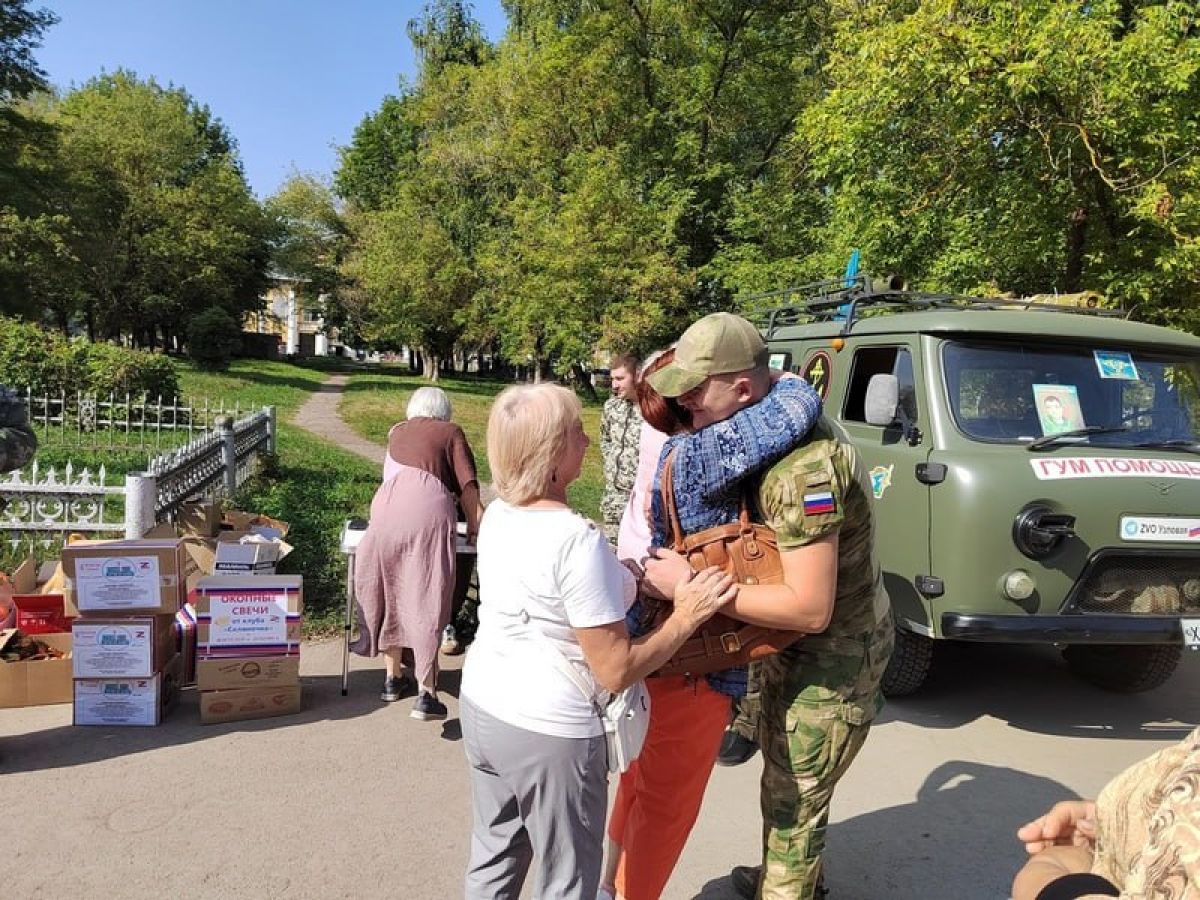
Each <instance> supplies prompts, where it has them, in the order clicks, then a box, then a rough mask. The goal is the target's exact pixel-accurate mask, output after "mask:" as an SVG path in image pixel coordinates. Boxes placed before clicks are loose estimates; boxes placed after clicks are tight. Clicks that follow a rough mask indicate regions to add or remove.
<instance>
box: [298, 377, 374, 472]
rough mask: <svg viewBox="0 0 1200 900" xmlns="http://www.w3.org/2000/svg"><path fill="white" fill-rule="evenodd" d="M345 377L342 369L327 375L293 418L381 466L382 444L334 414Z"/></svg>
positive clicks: (308, 428)
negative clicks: (368, 437)
mask: <svg viewBox="0 0 1200 900" xmlns="http://www.w3.org/2000/svg"><path fill="white" fill-rule="evenodd" d="M349 381H350V376H349V375H346V374H344V373H342V374H338V375H330V376H329V380H328V381H326V382H325V383H324V384H322V385H321V386H320V387H319V388H317V390H316V392H315V393H314V394H313V395H312V396H311V397H309V398H308V400H307V401H305V403H304V405H303V406H301V407H300V409H299V410H297V411H296V417H295V419H293V422H294V423H295V424H296V425H299V426H300V427H301V428H303V429H304V430H305V431H309V432H311V433H313V434H315V435H316V436H317V437H319V438H323V439H324V440H327V441H329V442H330V443H331V444H336V445H337V446H338V447H341V448H342V449H343V450H349V451H350V452H351V453H355V454H357V455H359V456H361V457H363V458H364V459H369V460H370V461H371V462H373V463H375V464H376V465H379V466H382V465H383V457H384V449H383V447H382V446H381V445H379V444H373V443H372V442H371V441H368V440H367V439H366V438H364V437H360V436H359V435H358V434H357V433H356V432H355V431H354V429H353V428H351V427H350V426H349V425H347V424H346V422H345V420H343V419H342V417H341V416H340V415H339V414H338V404H339V403H340V402H341V400H342V394H343V393H345V391H346V385H347V384H348V383H349Z"/></svg>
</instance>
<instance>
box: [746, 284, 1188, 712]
mask: <svg viewBox="0 0 1200 900" xmlns="http://www.w3.org/2000/svg"><path fill="white" fill-rule="evenodd" d="M765 299H766V301H767V303H768V304H769V305H768V306H767V307H760V308H767V309H769V311H768V312H766V313H765V314H764V318H763V320H762V321H763V322H764V323H765V327H764V334H765V336H766V339H767V342H768V345H769V347H770V350H771V354H772V356H771V362H772V365H773V366H775V367H777V368H785V369H788V370H790V371H793V372H796V373H798V374H800V375H802V376H804V377H805V378H807V379H808V380H809V381H810V382H811V383H812V384H813V385H814V386H815V387H816V388H817V390H818V392H819V393H820V394H821V395H822V397H823V398H824V401H825V413H826V415H827V416H828V417H829V418H830V419H833V420H836V421H837V422H838V423H840V425H841V427H842V428H843V429H844V431H845V435H846V437H847V438H848V439H849V440H850V442H852V443H853V444H854V445H855V446H856V447H857V448H858V450H859V452H860V454H861V455H862V458H863V460H864V462H865V464H866V469H867V470H868V472H869V474H870V478H871V487H872V491H873V494H874V498H875V511H876V516H877V520H876V525H877V533H876V547H877V552H878V556H879V560H880V563H881V565H882V568H883V573H884V581H885V584H886V587H887V591H888V594H889V596H890V598H891V603H892V608H893V610H894V611H895V615H896V624H897V632H898V633H897V644H896V650H895V654H894V656H893V658H892V663H891V665H890V667H889V669H888V672H887V674H886V676H885V679H884V687H885V691H886V693H888V694H889V695H891V696H900V695H904V694H909V693H912V692H913V691H915V690H917V689H918V688H919V687H920V686H921V685H922V683H923V682H924V681H925V679H926V677H927V675H928V674H929V671H930V667H931V664H932V661H933V648H934V642H935V641H938V640H943V639H951V640H958V641H994V642H996V641H998V642H1022V643H1050V644H1054V645H1056V646H1058V647H1061V648H1062V652H1063V655H1064V657H1065V658H1066V661H1067V663H1068V665H1069V666H1070V667H1071V668H1072V669H1073V670H1074V671H1076V672H1077V673H1078V674H1079V675H1081V676H1082V677H1084V678H1086V679H1088V680H1090V681H1092V682H1093V683H1095V684H1098V685H1100V686H1102V687H1105V688H1109V689H1112V690H1117V691H1144V690H1149V689H1151V688H1154V687H1157V686H1158V685H1161V684H1162V683H1163V682H1164V681H1166V680H1167V679H1168V678H1169V677H1170V675H1171V673H1172V672H1173V671H1174V670H1175V667H1176V666H1177V665H1178V663H1179V660H1180V657H1181V655H1182V652H1183V650H1184V648H1185V647H1189V648H1192V649H1193V650H1200V339H1197V338H1195V337H1193V336H1191V335H1188V334H1184V333H1181V332H1177V331H1172V330H1170V329H1167V328H1160V327H1156V326H1151V325H1144V324H1139V323H1135V322H1131V321H1128V320H1127V319H1126V318H1124V316H1123V314H1120V313H1112V312H1110V311H1106V310H1101V309H1089V308H1086V307H1085V308H1071V307H1066V306H1062V305H1056V304H1055V303H1053V302H1041V303H1039V302H1033V301H1030V302H1024V301H1011V300H1004V299H995V300H987V299H974V298H966V297H954V296H942V295H932V294H921V293H915V292H910V291H906V290H903V289H900V287H899V286H898V285H896V284H895V283H894V282H893V283H891V284H887V283H872V282H871V281H870V280H869V279H868V278H866V277H858V278H854V279H851V280H849V281H848V282H841V281H838V282H828V283H823V284H818V285H810V286H807V287H804V288H797V289H795V290H790V291H780V292H777V293H775V294H771V295H765Z"/></svg>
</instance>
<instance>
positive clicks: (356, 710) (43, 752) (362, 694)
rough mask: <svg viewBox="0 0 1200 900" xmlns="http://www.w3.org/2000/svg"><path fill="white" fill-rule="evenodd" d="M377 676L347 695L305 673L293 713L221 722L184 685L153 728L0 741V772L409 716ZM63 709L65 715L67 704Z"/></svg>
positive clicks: (447, 678) (358, 679) (362, 676)
mask: <svg viewBox="0 0 1200 900" xmlns="http://www.w3.org/2000/svg"><path fill="white" fill-rule="evenodd" d="M380 674H381V673H380V672H379V671H376V670H372V669H363V670H358V671H351V673H350V692H349V694H348V695H347V696H345V697H343V696H342V693H341V690H342V677H341V675H340V674H339V675H319V676H304V677H302V678H301V679H300V680H301V683H302V684H303V687H304V708H303V709H302V710H301V711H300V712H298V713H296V714H295V715H290V716H278V717H276V718H272V719H250V720H247V721H244V722H230V723H227V724H222V725H201V724H200V697H199V693H198V692H197V691H196V690H195V689H194V688H188V689H186V690H184V691H183V693H182V694H181V696H180V698H179V701H178V702H177V703H176V705H175V708H174V709H173V710H172V711H171V712H170V713H169V714H168V716H167V718H166V719H165V720H164V722H163V723H162V724H161V725H159V726H157V727H154V728H134V727H130V728H124V727H103V726H88V727H79V728H76V727H75V726H73V725H65V726H60V727H57V728H47V729H43V730H40V731H30V732H28V733H26V734H19V735H14V736H11V737H5V738H4V740H3V742H2V743H0V774H4V773H12V772H33V771H38V770H42V769H59V768H67V767H70V766H80V765H87V764H88V763H93V762H97V761H100V760H106V759H112V758H114V757H119V756H132V755H134V754H137V753H144V752H146V751H150V750H158V749H160V748H163V747H173V746H180V745H184V744H191V743H193V742H196V741H205V740H209V739H211V738H216V737H222V736H224V735H227V734H229V733H230V732H242V733H247V734H251V733H255V732H260V731H277V730H280V729H286V728H295V727H297V726H302V725H308V724H311V723H313V722H323V721H330V722H332V721H339V720H342V719H353V718H357V717H359V716H365V715H370V714H372V713H377V712H380V711H381V710H383V708H384V707H385V705H392V706H401V707H404V709H402V710H394V711H393V710H387V711H385V712H386V714H390V713H391V712H397V713H403V715H404V716H405V718H407V715H408V713H407V708H408V707H409V706H411V704H412V701H411V700H407V701H401V702H400V703H398V704H384V703H382V702H381V701H380V699H379V688H380ZM451 676H453V677H451ZM446 682H450V683H451V684H452V685H453V688H454V693H455V694H457V689H458V672H456V671H455V672H442V674H441V680H440V681H439V686H441V685H443V684H445V683H446ZM64 709H65V710H66V711H67V714H68V716H69V715H70V710H69V708H67V707H64ZM455 728H457V720H454V723H453V727H452V726H451V722H449V721H448V722H446V723H445V726H444V729H445V731H447V732H453V730H454V729H455ZM443 736H444V737H446V739H447V740H456V738H453V737H450V736H449V735H447V734H444V735H443Z"/></svg>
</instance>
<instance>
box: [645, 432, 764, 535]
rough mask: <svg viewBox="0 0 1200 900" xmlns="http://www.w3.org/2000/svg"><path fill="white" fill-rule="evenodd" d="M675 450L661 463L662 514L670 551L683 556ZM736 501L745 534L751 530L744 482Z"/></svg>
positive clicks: (739, 522) (739, 523) (740, 522)
mask: <svg viewBox="0 0 1200 900" xmlns="http://www.w3.org/2000/svg"><path fill="white" fill-rule="evenodd" d="M675 450H676V448H674V447H672V448H671V452H670V453H668V454H667V460H666V462H665V463H663V473H662V500H663V513H664V515H665V516H666V519H667V539H668V540H669V541H670V542H671V549H672V550H674V551H675V552H676V553H681V554H683V553H685V546H684V543H683V526H682V525H680V524H679V508H678V507H677V506H676V505H675ZM738 499H739V502H740V507H739V510H738V525H740V526H741V530H742V532H743V533H745V532H747V531H749V530H750V529H751V522H750V504H749V503H748V502H747V500H746V483H745V480H743V482H742V484H741V490H740V491H739V497H738Z"/></svg>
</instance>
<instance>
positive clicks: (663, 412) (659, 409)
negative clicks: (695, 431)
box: [637, 347, 692, 435]
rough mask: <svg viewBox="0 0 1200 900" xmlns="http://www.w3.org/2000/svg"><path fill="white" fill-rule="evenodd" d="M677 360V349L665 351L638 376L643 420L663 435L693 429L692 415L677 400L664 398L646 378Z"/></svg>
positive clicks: (638, 390) (639, 401) (639, 402)
mask: <svg viewBox="0 0 1200 900" xmlns="http://www.w3.org/2000/svg"><path fill="white" fill-rule="evenodd" d="M674 359H675V348H674V347H672V348H671V349H669V350H664V351H663V352H662V353H660V354H659V356H658V358H657V359H655V360H654V361H653V362H651V363H650V364H649V365H647V366H646V367H645V368H643V369H642V371H641V373H640V374H639V375H638V382H637V399H638V406H639V407H641V410H642V418H643V419H645V420H646V421H647V422H648V423H649V425H650V427H651V428H653V429H655V430H656V431H661V432H662V433H663V434H667V435H671V434H677V433H678V432H680V431H684V430H686V429H689V428H691V427H692V414H691V413H690V412H688V411H687V410H686V409H684V408H683V407H682V406H680V405H679V402H678V401H677V400H674V399H671V398H668V397H664V396H663V395H662V394H660V393H659V392H658V391H656V390H655V389H654V388H653V387H651V386H650V382H649V381H647V380H646V376H647V375H650V374H651V373H653V372H657V371H658V370H659V369H661V368H662V367H663V366H665V365H666V364H667V363H669V362H671V361H672V360H674Z"/></svg>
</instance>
